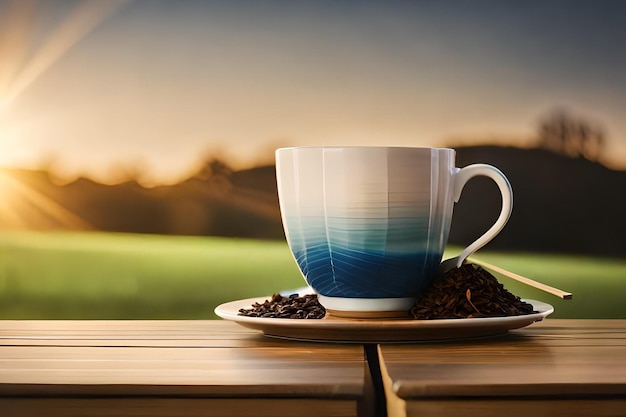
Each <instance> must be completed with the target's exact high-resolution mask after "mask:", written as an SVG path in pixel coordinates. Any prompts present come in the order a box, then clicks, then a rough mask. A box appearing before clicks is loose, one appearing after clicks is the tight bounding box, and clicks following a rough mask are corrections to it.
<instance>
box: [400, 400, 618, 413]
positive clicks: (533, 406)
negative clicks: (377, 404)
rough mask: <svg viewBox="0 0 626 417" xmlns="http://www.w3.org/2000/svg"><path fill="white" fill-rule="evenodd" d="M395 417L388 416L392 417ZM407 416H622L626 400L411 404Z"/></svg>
mask: <svg viewBox="0 0 626 417" xmlns="http://www.w3.org/2000/svg"><path fill="white" fill-rule="evenodd" d="M396 415H397V414H389V417H395V416H396ZM403 415H406V416H407V417H423V416H429V417H447V416H455V417H458V416H463V417H502V416H506V417H529V416H532V417H554V416H568V417H589V416H594V417H624V416H626V400H625V399H614V398H605V399H573V398H572V399H566V400H564V399H553V400H546V399H537V400H514V399H509V400H502V399H494V398H484V399H472V400H467V399H465V400H453V399H446V400H442V401H437V400H433V401H429V400H424V401H410V402H408V403H407V409H406V414H403Z"/></svg>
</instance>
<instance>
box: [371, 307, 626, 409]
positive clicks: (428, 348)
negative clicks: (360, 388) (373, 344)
mask: <svg viewBox="0 0 626 417" xmlns="http://www.w3.org/2000/svg"><path fill="white" fill-rule="evenodd" d="M379 354H380V361H381V367H382V371H383V378H384V382H385V391H386V394H387V397H388V403H389V406H390V410H392V411H393V412H392V411H390V413H389V414H390V415H404V414H405V413H406V414H408V415H418V412H419V413H421V414H419V415H461V414H462V415H464V416H473V415H486V416H490V415H503V414H505V415H511V412H510V410H511V409H515V413H517V414H515V413H514V414H512V415H525V416H527V415H535V416H536V415H555V414H561V413H562V412H563V409H560V412H558V413H557V410H559V407H570V406H571V403H570V401H574V400H577V399H580V398H583V399H585V401H582V402H579V403H577V404H578V406H580V408H578V409H576V413H577V414H576V415H585V411H583V410H586V411H587V412H589V411H590V410H594V412H592V413H587V415H591V414H593V415H613V414H611V413H612V412H614V411H615V410H618V409H619V407H623V405H624V402H626V320H556V319H555V320H553V319H548V320H545V321H544V322H541V323H536V324H534V325H532V326H530V327H529V328H525V329H520V330H516V331H513V332H510V334H508V335H506V336H504V337H497V338H490V339H482V340H466V341H459V342H454V343H433V344H419V345H418V344H413V345H399V344H397V345H381V346H380V347H379ZM546 404H549V405H550V406H549V407H548V408H546V409H547V410H550V411H549V412H545V410H544V409H541V407H544V406H546ZM559 404H560V405H559ZM604 404H606V406H605V405H604ZM507 407H512V408H507ZM546 407H547V406H546ZM594 407H596V408H597V409H596V408H594ZM598 407H599V408H598ZM461 410H462V412H461ZM472 410H474V411H475V413H474V411H472ZM485 410H487V411H485ZM541 410H544V411H541ZM565 410H567V412H566V414H567V415H574V414H572V413H571V412H570V409H569V408H565ZM492 411H493V412H492ZM413 412H415V413H414V414H413ZM429 413H433V414H429ZM455 413H456V414H455ZM601 413H605V414H601ZM620 413H623V412H620ZM615 415H623V414H615Z"/></svg>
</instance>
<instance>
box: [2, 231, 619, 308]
mask: <svg viewBox="0 0 626 417" xmlns="http://www.w3.org/2000/svg"><path fill="white" fill-rule="evenodd" d="M458 252H459V251H458V250H457V249H456V248H451V249H450V251H449V254H450V255H454V254H456V253H458ZM480 258H482V259H484V260H485V261H487V262H491V263H494V264H497V265H499V266H501V267H503V268H506V269H509V270H511V271H515V272H517V273H519V274H522V275H526V276H528V277H530V278H533V279H536V280H538V281H540V282H543V283H546V284H548V285H552V286H555V287H558V288H561V289H564V290H567V291H571V292H573V293H574V298H573V299H572V300H569V301H565V300H560V299H557V298H556V297H554V296H551V295H549V294H545V293H542V292H540V291H538V290H535V289H533V288H529V287H527V286H525V285H523V284H519V283H517V282H514V281H511V280H509V279H508V278H505V277H502V276H499V275H497V276H498V278H499V279H500V280H501V281H502V283H503V284H504V285H505V286H506V287H507V288H508V289H509V290H510V291H512V292H513V293H515V294H517V295H520V296H521V297H524V298H532V299H536V300H541V301H545V302H548V303H550V304H552V305H554V306H555V309H556V312H555V314H554V315H553V316H552V317H561V318H565V317H572V318H626V306H625V305H624V303H623V301H622V298H623V295H624V294H625V293H626V261H624V260H619V259H598V258H591V257H574V256H565V255H553V254H543V255H541V254H530V253H515V254H511V253H495V252H489V251H481V253H480ZM303 285H304V281H303V280H302V278H301V276H300V273H299V272H298V269H297V267H296V265H295V262H294V260H293V258H292V257H291V254H290V253H289V249H288V248H287V245H286V243H284V242H275V241H256V240H250V239H228V238H217V237H181V236H153V235H128V234H112V233H35V232H4V233H3V234H1V235H0V319H206V318H209V319H211V318H215V315H214V313H213V309H214V308H215V306H217V305H218V304H220V303H223V302H226V301H231V300H236V299H240V298H248V297H256V296H262V295H269V294H271V293H273V292H276V291H279V290H283V289H289V288H298V287H301V286H303Z"/></svg>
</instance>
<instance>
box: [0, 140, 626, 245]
mask: <svg viewBox="0 0 626 417" xmlns="http://www.w3.org/2000/svg"><path fill="white" fill-rule="evenodd" d="M475 162H482V163H488V164H492V165H494V166H496V167H498V168H500V169H501V170H502V171H503V172H504V173H505V174H506V175H507V177H508V178H509V180H510V182H511V185H512V187H513V194H514V204H513V214H512V216H511V219H510V220H509V223H508V224H507V225H506V227H505V228H504V230H503V231H502V232H501V233H500V235H498V237H496V239H495V240H493V241H492V242H490V243H489V245H488V248H489V249H497V250H526V251H533V252H542V251H549V252H569V253H581V254H583V253H585V254H595V255H606V256H618V257H623V256H625V255H626V221H625V220H624V217H623V216H624V213H626V200H624V198H623V197H622V196H621V192H622V191H623V190H626V171H614V170H610V169H608V168H606V167H604V166H603V165H600V164H597V163H593V162H590V161H588V160H586V159H583V158H576V159H574V158H569V157H566V156H563V155H560V154H557V153H554V152H551V151H547V150H540V149H518V148H508V147H498V146H476V147H461V148H457V166H458V167H463V166H465V165H469V164H471V163H475ZM4 172H6V173H8V174H9V175H10V176H11V178H13V180H14V181H15V182H18V183H19V184H21V185H20V186H19V187H18V188H19V189H20V190H21V191H20V192H19V193H18V194H19V197H20V199H21V200H19V199H18V201H13V204H16V207H19V210H17V213H12V215H11V216H8V215H7V213H8V212H7V210H6V209H5V210H4V211H2V210H1V207H0V228H5V229H6V228H9V227H13V228H15V227H17V228H31V229H38V230H51V229H96V230H107V231H116V232H133V233H160V234H185V235H216V236H241V237H252V238H265V239H284V234H283V231H282V226H281V222H280V213H279V209H278V196H277V191H276V179H275V168H274V167H273V166H265V167H258V168H254V169H249V170H243V171H234V172H233V171H230V170H229V169H228V168H227V167H225V166H224V165H221V164H219V163H218V164H212V165H211V166H207V169H205V170H202V171H201V172H199V173H198V174H197V175H194V176H192V177H191V178H189V179H187V180H185V181H183V182H181V183H179V184H176V185H172V186H163V187H155V188H143V187H141V186H140V185H139V184H137V183H136V182H132V181H131V182H127V183H123V184H119V185H113V186H107V185H102V184H98V183H95V182H93V181H90V180H86V179H79V180H77V181H75V182H73V183H70V184H67V185H57V184H55V183H54V182H53V181H51V180H50V178H49V176H48V175H47V174H46V173H44V172H36V171H24V170H4ZM24 190H27V191H24ZM13 200H16V199H15V198H14V199H13ZM499 210H500V199H499V193H498V191H497V187H496V186H495V184H493V183H492V182H491V181H490V180H488V179H485V178H476V179H473V180H472V181H470V182H469V183H468V184H467V185H466V187H465V189H464V191H463V195H462V196H461V199H460V201H459V203H458V204H457V205H456V206H455V214H454V220H453V223H452V230H451V233H450V239H449V241H450V242H451V243H454V244H458V245H464V244H469V243H471V242H472V241H473V240H474V239H476V238H477V237H478V236H479V235H480V234H482V233H483V232H484V231H485V230H486V229H487V228H488V227H489V226H490V225H491V224H492V223H493V222H494V221H495V219H496V217H497V216H498V213H499ZM14 211H15V210H14ZM11 220H13V221H11ZM16 220H19V221H17V222H16ZM16 224H17V226H16Z"/></svg>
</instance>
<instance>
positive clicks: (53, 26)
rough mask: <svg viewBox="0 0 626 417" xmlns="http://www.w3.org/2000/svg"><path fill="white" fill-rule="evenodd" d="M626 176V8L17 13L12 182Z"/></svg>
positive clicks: (1, 145)
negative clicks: (575, 163) (352, 160)
mask: <svg viewBox="0 0 626 417" xmlns="http://www.w3.org/2000/svg"><path fill="white" fill-rule="evenodd" d="M556 106H562V107H566V108H568V109H570V110H571V111H572V113H574V114H578V115H580V116H582V117H585V118H587V119H589V120H590V121H592V122H594V123H598V124H599V125H601V126H602V127H603V128H604V130H605V131H606V134H607V139H608V143H607V149H606V158H607V159H606V162H607V163H608V164H611V165H612V166H614V167H616V166H617V164H619V163H620V162H622V165H620V166H619V167H620V168H621V169H626V1H618V0H615V1H609V0H599V1H592V0H589V1H575V0H570V1H556V0H530V1H524V2H517V1H481V0H475V1H341V0H335V1H287V0H284V1H266V0H256V1H252V0H250V1H243V0H229V1H212V0H205V1H190V0H180V1H172V0H163V1H160V0H134V1H133V0H131V1H113V0H111V1H84V0H83V1H80V0H79V1H67V0H46V1H39V2H37V1H34V2H33V1H28V0H18V1H8V0H0V166H4V167H23V168H38V167H47V168H51V169H53V170H54V171H55V173H56V175H58V176H59V177H62V178H66V179H71V178H73V177H76V176H78V175H84V176H89V177H91V178H94V179H98V180H103V181H115V180H116V178H118V177H119V175H120V172H122V171H124V170H132V169H137V170H142V171H145V174H144V175H143V177H142V178H143V180H144V182H145V183H146V184H159V183H168V182H172V181H176V180H178V179H181V178H183V177H185V176H186V175H188V174H189V172H190V169H192V168H193V167H194V165H195V164H197V163H198V162H199V161H201V160H203V159H205V158H206V156H207V155H211V154H214V155H219V156H221V157H224V158H227V159H228V160H231V161H233V163H236V164H239V166H245V165H250V164H255V163H259V162H267V161H269V160H270V158H271V157H272V153H271V152H272V150H273V149H274V148H275V147H278V146H300V145H402V146H443V145H450V144H457V143H469V142H468V141H471V140H481V141H485V142H486V141H492V142H497V143H502V144H512V145H520V146H529V145H531V140H532V137H533V135H534V132H535V129H536V125H537V123H538V120H539V119H540V118H541V117H542V116H544V115H545V114H546V113H547V112H548V111H550V110H551V109H553V108H555V107H556Z"/></svg>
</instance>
